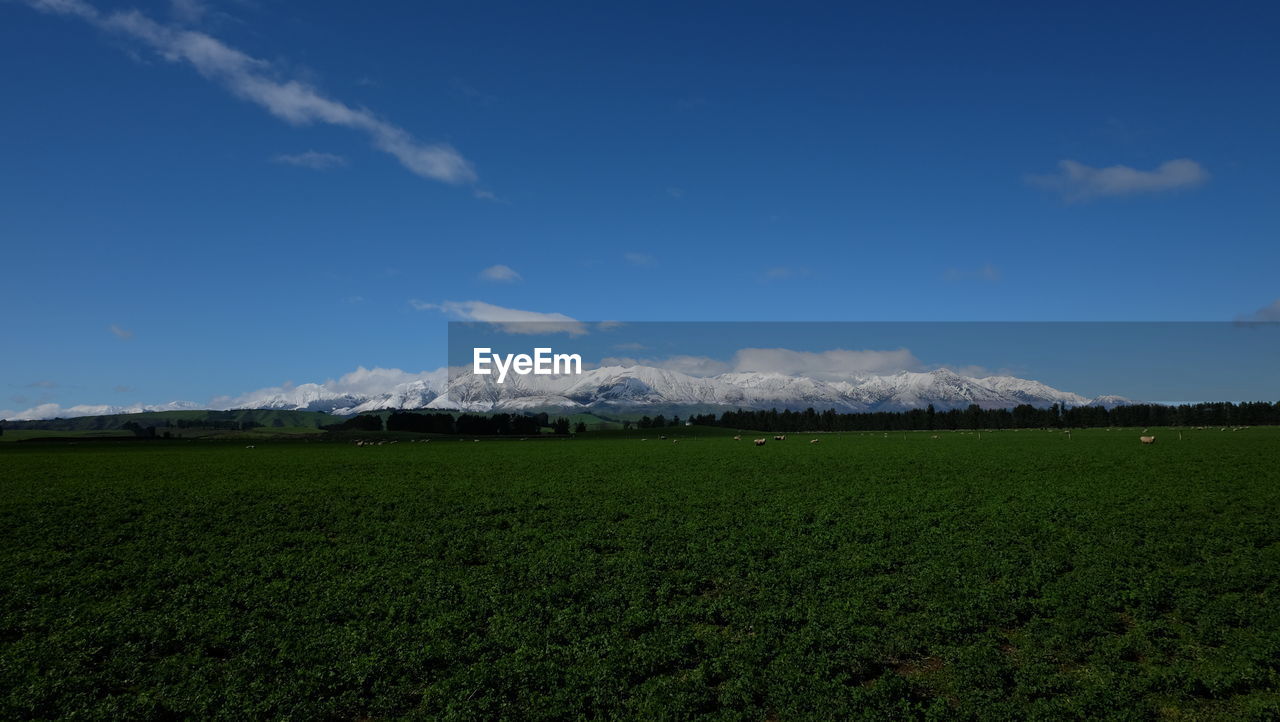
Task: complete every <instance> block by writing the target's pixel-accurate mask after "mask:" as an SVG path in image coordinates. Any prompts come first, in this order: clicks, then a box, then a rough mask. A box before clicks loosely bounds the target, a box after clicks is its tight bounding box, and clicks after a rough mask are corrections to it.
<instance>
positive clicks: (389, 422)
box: [321, 411, 586, 436]
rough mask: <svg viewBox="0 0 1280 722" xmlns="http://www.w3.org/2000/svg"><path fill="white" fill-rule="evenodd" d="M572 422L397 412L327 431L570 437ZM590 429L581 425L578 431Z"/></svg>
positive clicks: (351, 420)
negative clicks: (545, 431)
mask: <svg viewBox="0 0 1280 722" xmlns="http://www.w3.org/2000/svg"><path fill="white" fill-rule="evenodd" d="M569 426H570V423H569V419H567V418H564V417H560V418H557V419H551V418H550V417H548V416H547V414H545V413H544V414H533V415H525V414H490V415H481V414H460V415H458V416H454V415H453V414H448V413H418V412H414V411H393V412H391V413H390V414H388V415H387V418H386V421H385V422H384V421H383V420H382V417H381V416H378V415H376V414H361V415H359V416H353V417H351V418H349V419H347V420H346V421H343V422H341V423H337V424H329V425H328V426H323V427H321V428H323V429H324V430H326V431H409V432H412V433H416V434H460V435H465V436H536V435H538V434H541V433H542V430H543V429H544V428H550V429H551V433H553V434H568V433H569ZM585 430H586V425H585V424H583V423H581V422H579V423H578V431H585Z"/></svg>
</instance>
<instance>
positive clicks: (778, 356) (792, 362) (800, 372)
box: [733, 348, 922, 380]
mask: <svg viewBox="0 0 1280 722" xmlns="http://www.w3.org/2000/svg"><path fill="white" fill-rule="evenodd" d="M921 366H922V364H921V363H920V360H919V359H917V358H916V357H915V355H914V354H912V353H911V352H910V351H908V350H907V349H905V348H900V349H897V350H892V351H873V350H866V351H852V350H848V349H831V350H830V351H816V352H815V351H793V350H791V349H785V348H744V349H741V350H739V351H738V352H737V353H736V354H734V357H733V370H734V371H738V372H769V373H781V374H786V375H787V376H807V377H810V378H815V379H823V380H833V379H843V378H848V377H850V376H857V375H860V374H888V373H896V372H898V371H910V370H915V369H919V368H921Z"/></svg>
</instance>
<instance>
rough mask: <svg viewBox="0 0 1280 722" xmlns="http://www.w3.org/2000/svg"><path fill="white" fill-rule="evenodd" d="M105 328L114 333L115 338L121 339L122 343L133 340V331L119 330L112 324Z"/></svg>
mask: <svg viewBox="0 0 1280 722" xmlns="http://www.w3.org/2000/svg"><path fill="white" fill-rule="evenodd" d="M107 328H108V329H110V331H111V333H114V334H115V335H116V338H118V339H121V340H123V341H128V340H129V339H131V338H133V331H130V330H128V329H125V328H120V327H119V326H117V325H115V324H114V323H113V324H111V325H109V326H107Z"/></svg>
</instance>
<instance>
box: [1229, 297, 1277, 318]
mask: <svg viewBox="0 0 1280 722" xmlns="http://www.w3.org/2000/svg"><path fill="white" fill-rule="evenodd" d="M1236 321H1237V322H1245V323H1275V322H1280V298H1277V299H1276V301H1275V303H1272V304H1271V305H1270V306H1263V307H1262V308H1260V309H1258V310H1257V311H1254V312H1253V313H1250V314H1244V315H1241V316H1237V317H1236Z"/></svg>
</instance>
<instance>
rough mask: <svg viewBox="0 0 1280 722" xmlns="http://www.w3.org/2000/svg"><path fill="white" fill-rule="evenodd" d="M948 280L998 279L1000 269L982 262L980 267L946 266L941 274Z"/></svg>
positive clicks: (992, 280)
mask: <svg viewBox="0 0 1280 722" xmlns="http://www.w3.org/2000/svg"><path fill="white" fill-rule="evenodd" d="M943 275H944V276H945V277H946V279H947V280H948V281H989V282H993V283H994V282H995V281H999V280H1000V269H999V268H996V267H995V266H993V265H991V264H990V263H984V264H982V266H981V267H980V268H972V269H971V268H948V269H947V271H946V273H944V274H943Z"/></svg>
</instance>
